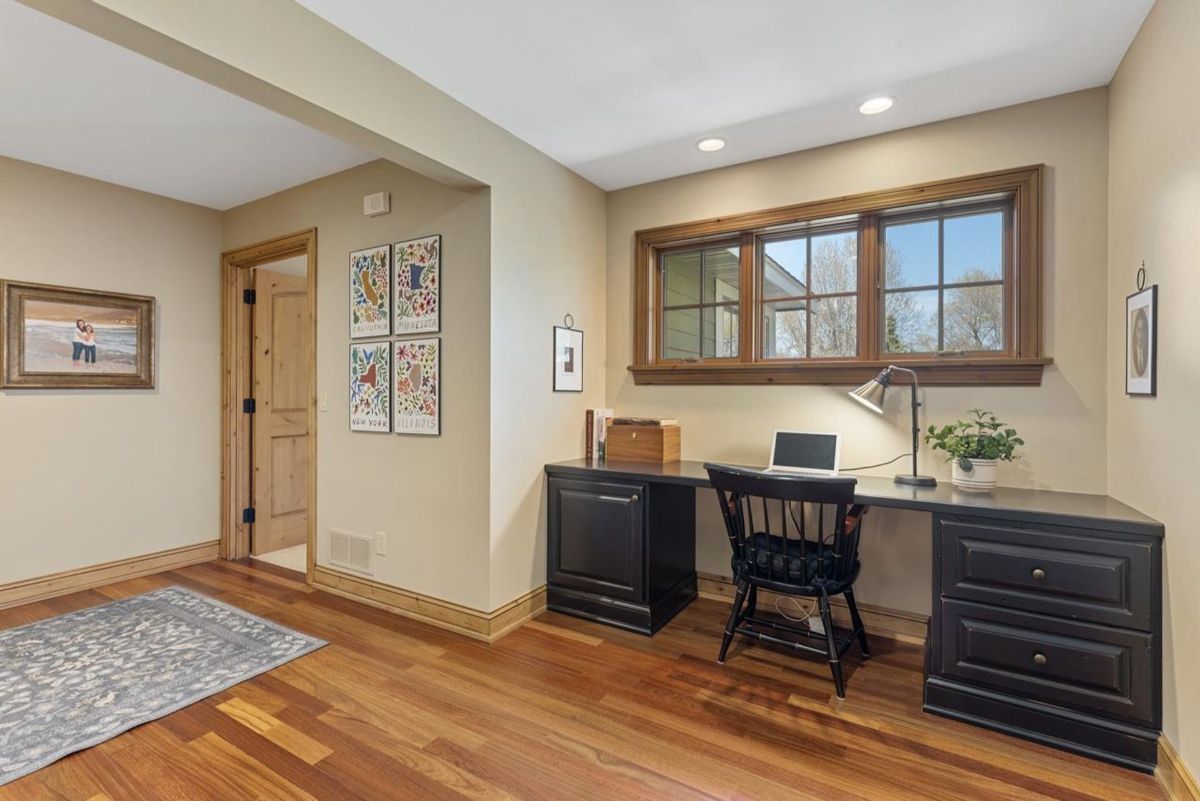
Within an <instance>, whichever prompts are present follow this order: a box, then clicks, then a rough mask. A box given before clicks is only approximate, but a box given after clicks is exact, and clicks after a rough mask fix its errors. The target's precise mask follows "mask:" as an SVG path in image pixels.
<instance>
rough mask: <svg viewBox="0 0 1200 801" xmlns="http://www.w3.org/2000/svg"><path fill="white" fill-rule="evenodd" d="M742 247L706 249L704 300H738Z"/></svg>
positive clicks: (713, 301)
mask: <svg viewBox="0 0 1200 801" xmlns="http://www.w3.org/2000/svg"><path fill="white" fill-rule="evenodd" d="M740 251H741V249H740V248H737V247H732V248H709V249H708V250H706V251H704V271H703V273H702V275H703V277H704V302H705V303H724V302H726V301H734V302H736V301H737V299H738V286H739V284H740V283H741V271H742V265H741V256H740Z"/></svg>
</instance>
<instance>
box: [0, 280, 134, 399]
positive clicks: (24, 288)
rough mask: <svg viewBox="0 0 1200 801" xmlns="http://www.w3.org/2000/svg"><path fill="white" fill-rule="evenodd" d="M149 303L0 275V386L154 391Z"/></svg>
mask: <svg viewBox="0 0 1200 801" xmlns="http://www.w3.org/2000/svg"><path fill="white" fill-rule="evenodd" d="M154 305H155V300H154V298H151V297H146V296H143V295H122V294H118V293H115V292H100V291H97V290H94V289H72V288H68V287H60V286H46V285H44V284H25V283H18V282H16V281H0V334H2V338H0V363H2V369H0V388H3V389H20V388H26V389H154Z"/></svg>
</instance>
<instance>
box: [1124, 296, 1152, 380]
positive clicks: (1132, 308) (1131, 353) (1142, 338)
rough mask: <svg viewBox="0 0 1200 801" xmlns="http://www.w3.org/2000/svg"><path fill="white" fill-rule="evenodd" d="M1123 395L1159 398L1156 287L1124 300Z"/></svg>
mask: <svg viewBox="0 0 1200 801" xmlns="http://www.w3.org/2000/svg"><path fill="white" fill-rule="evenodd" d="M1139 347H1140V348H1141V349H1142V355H1141V356H1140V357H1139V355H1138V350H1137V349H1138V348H1139ZM1139 361H1140V362H1142V363H1141V365H1140V366H1139V364H1138V362H1139ZM1125 394H1126V395H1130V396H1139V397H1154V396H1155V395H1157V394H1158V284H1154V285H1152V286H1148V287H1146V288H1145V289H1142V290H1139V291H1138V292H1134V293H1133V294H1132V295H1128V296H1126V298H1125Z"/></svg>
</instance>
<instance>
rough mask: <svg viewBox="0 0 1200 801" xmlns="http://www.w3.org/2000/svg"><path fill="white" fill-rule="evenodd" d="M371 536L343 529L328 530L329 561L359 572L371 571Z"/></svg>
mask: <svg viewBox="0 0 1200 801" xmlns="http://www.w3.org/2000/svg"><path fill="white" fill-rule="evenodd" d="M371 542H372V540H371V538H370V537H360V536H358V535H357V534H350V533H348V532H345V531H338V530H337V529H331V530H330V532H329V562H330V564H334V565H337V566H338V567H348V568H350V569H351V570H357V571H358V572H360V573H370V572H371Z"/></svg>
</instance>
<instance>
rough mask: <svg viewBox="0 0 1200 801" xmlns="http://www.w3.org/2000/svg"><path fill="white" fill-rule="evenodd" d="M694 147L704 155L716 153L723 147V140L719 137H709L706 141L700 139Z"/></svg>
mask: <svg viewBox="0 0 1200 801" xmlns="http://www.w3.org/2000/svg"><path fill="white" fill-rule="evenodd" d="M696 147H698V148H700V149H701V150H703V151H704V152H705V153H716V152H717V151H718V150H721V149H723V148H724V147H725V140H724V139H722V138H721V137H719V136H710V137H708V138H707V139H701V140H700V141H699V142H697V143H696Z"/></svg>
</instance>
